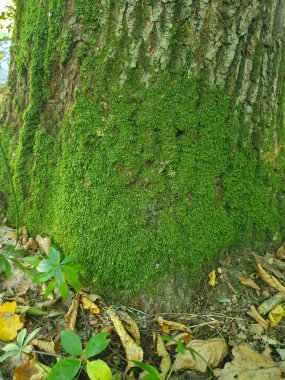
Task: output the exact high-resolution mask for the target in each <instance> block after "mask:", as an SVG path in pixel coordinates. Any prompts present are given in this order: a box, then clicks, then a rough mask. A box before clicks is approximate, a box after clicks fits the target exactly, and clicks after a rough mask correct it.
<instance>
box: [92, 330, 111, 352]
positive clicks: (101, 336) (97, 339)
mask: <svg viewBox="0 0 285 380" xmlns="http://www.w3.org/2000/svg"><path fill="white" fill-rule="evenodd" d="M107 335H108V333H107V332H102V333H98V334H96V335H93V336H92V337H91V338H90V339H89V341H88V342H87V345H86V355H87V359H88V358H91V356H95V355H99V354H101V352H103V351H104V350H105V349H106V347H108V345H109V343H110V339H106V337H107Z"/></svg>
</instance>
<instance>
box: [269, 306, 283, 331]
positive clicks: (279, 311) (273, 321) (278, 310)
mask: <svg viewBox="0 0 285 380" xmlns="http://www.w3.org/2000/svg"><path fill="white" fill-rule="evenodd" d="M283 317H285V308H284V307H283V306H282V305H277V306H276V307H275V308H274V309H273V310H271V312H270V313H269V314H268V319H269V323H270V326H271V327H273V326H276V325H278V323H279V322H280V321H281V319H282V318H283Z"/></svg>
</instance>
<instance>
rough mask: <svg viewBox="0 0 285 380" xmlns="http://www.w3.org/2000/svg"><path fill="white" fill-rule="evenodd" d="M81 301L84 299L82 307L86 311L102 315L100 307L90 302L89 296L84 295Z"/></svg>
mask: <svg viewBox="0 0 285 380" xmlns="http://www.w3.org/2000/svg"><path fill="white" fill-rule="evenodd" d="M81 299H82V305H83V307H84V309H86V310H89V311H91V313H93V314H99V313H100V309H99V307H98V306H97V305H96V304H95V303H94V302H92V301H90V299H88V296H87V295H82V296H81Z"/></svg>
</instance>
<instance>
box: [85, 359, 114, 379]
mask: <svg viewBox="0 0 285 380" xmlns="http://www.w3.org/2000/svg"><path fill="white" fill-rule="evenodd" d="M86 369H87V374H88V376H89V379H90V380H112V378H113V375H112V371H111V369H110V367H109V366H108V365H107V364H106V363H105V362H104V361H103V360H100V359H97V360H94V361H92V362H90V361H89V360H87V365H86Z"/></svg>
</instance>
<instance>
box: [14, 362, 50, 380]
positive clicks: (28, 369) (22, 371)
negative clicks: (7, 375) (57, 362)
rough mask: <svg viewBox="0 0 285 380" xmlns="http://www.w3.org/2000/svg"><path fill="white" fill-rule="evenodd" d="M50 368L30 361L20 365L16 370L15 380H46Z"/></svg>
mask: <svg viewBox="0 0 285 380" xmlns="http://www.w3.org/2000/svg"><path fill="white" fill-rule="evenodd" d="M50 370H51V369H50V367H48V366H46V365H44V364H42V363H41V365H38V364H36V363H35V362H33V361H31V360H29V361H27V362H26V363H24V364H21V365H19V366H18V367H16V368H15V370H14V377H13V380H45V379H46V378H47V377H48V374H49V372H50Z"/></svg>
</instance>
